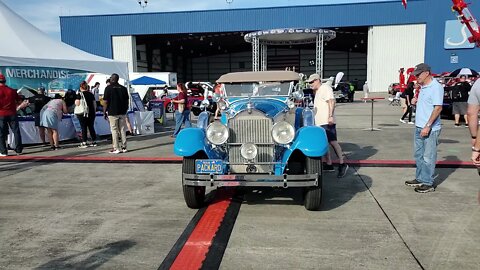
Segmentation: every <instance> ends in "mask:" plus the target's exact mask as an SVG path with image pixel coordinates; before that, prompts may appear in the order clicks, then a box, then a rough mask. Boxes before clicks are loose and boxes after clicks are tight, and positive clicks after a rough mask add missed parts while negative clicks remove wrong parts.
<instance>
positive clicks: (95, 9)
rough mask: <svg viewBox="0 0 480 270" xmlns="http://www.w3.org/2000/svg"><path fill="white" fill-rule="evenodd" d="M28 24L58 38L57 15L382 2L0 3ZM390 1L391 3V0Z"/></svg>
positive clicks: (179, 0)
mask: <svg viewBox="0 0 480 270" xmlns="http://www.w3.org/2000/svg"><path fill="white" fill-rule="evenodd" d="M1 1H3V2H4V3H5V4H6V5H7V6H8V7H10V8H11V9H12V10H14V11H15V12H16V13H18V14H19V15H20V16H22V17H23V18H25V19H26V20H27V21H29V22H30V23H31V24H33V25H34V26H36V27H37V28H39V29H40V30H42V31H44V32H46V33H47V34H49V35H50V36H52V37H54V38H57V39H60V19H59V17H60V16H76V15H98V14H126V13H142V12H169V11H186V10H212V9H229V8H253V7H270V6H293V5H313V4H335V3H345V2H357V3H358V2H375V1H382V0H275V1H271V0H229V1H232V2H231V3H230V4H228V3H227V1H226V0H208V1H198V0H197V1H194V0H148V5H147V7H146V8H145V9H142V8H141V7H140V6H139V5H138V1H137V0H95V1H93V0H83V1H82V0H68V1H65V0H42V1H38V0H22V1H18V0H1ZM392 1H393V0H392Z"/></svg>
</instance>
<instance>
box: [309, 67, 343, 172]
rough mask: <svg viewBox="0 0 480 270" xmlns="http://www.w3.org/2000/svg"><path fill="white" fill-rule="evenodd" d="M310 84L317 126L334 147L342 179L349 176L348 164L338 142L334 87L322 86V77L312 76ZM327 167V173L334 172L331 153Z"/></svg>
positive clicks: (325, 84) (327, 159) (327, 157)
mask: <svg viewBox="0 0 480 270" xmlns="http://www.w3.org/2000/svg"><path fill="white" fill-rule="evenodd" d="M308 83H309V84H310V87H311V88H312V90H313V93H314V95H315V100H314V103H313V106H314V108H315V125H316V126H321V127H322V128H324V129H325V132H326V133H327V138H328V142H329V144H330V145H331V146H332V147H333V150H334V151H335V153H336V154H337V156H338V159H339V163H340V164H339V166H338V174H337V177H338V178H342V177H344V176H345V174H347V170H348V164H345V162H344V160H343V152H342V148H341V147H340V144H339V143H338V141H337V129H336V124H335V116H334V112H335V97H334V96H333V89H332V87H331V86H330V85H329V84H327V83H324V84H322V82H321V80H320V75H318V74H312V75H310V77H309V78H308ZM326 163H327V164H326V166H325V171H332V170H333V166H332V159H331V157H330V152H328V153H327V155H326Z"/></svg>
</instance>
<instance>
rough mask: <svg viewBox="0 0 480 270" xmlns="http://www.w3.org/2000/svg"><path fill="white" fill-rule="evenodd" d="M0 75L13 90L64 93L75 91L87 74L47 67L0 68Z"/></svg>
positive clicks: (79, 71)
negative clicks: (40, 89)
mask: <svg viewBox="0 0 480 270" xmlns="http://www.w3.org/2000/svg"><path fill="white" fill-rule="evenodd" d="M0 73H1V74H3V75H4V76H5V78H6V80H7V85H8V86H9V87H11V88H14V89H25V88H26V89H35V90H36V89H38V88H39V87H45V89H47V90H50V91H51V90H53V91H55V92H56V91H64V90H68V89H72V90H77V89H78V88H79V86H80V83H81V82H82V81H84V80H86V78H87V75H88V72H87V71H82V70H74V69H64V68H49V67H15V66H7V67H5V66H3V67H0Z"/></svg>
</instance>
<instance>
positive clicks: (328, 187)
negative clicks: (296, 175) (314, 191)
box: [321, 168, 372, 211]
mask: <svg viewBox="0 0 480 270" xmlns="http://www.w3.org/2000/svg"><path fill="white" fill-rule="evenodd" d="M354 173H355V170H354V169H353V168H350V170H349V174H348V175H347V177H345V178H341V179H338V178H334V177H330V178H327V181H325V180H324V181H323V188H324V192H323V204H322V209H321V211H329V210H332V209H335V208H337V207H340V206H342V205H344V204H346V203H348V202H349V201H350V200H351V199H352V198H353V197H355V195H356V194H358V193H361V192H365V191H367V190H368V189H369V188H370V187H371V186H372V178H371V177H370V176H367V175H361V176H360V177H359V176H358V175H355V174H354ZM362 180H363V181H362Z"/></svg>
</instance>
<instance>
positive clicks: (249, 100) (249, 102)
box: [247, 95, 253, 114]
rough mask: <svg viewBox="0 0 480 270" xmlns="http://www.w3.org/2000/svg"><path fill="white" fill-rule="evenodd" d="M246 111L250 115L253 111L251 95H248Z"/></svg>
mask: <svg viewBox="0 0 480 270" xmlns="http://www.w3.org/2000/svg"><path fill="white" fill-rule="evenodd" d="M247 111H248V113H249V114H252V111H253V103H252V95H248V103H247Z"/></svg>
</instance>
